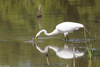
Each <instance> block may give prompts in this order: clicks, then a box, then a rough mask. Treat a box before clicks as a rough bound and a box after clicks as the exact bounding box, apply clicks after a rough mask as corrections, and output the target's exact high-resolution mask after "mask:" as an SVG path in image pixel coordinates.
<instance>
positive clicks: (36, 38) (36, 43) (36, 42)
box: [35, 37, 38, 46]
mask: <svg viewBox="0 0 100 67" xmlns="http://www.w3.org/2000/svg"><path fill="white" fill-rule="evenodd" d="M37 40H38V37H35V45H36V46H38V41H37Z"/></svg>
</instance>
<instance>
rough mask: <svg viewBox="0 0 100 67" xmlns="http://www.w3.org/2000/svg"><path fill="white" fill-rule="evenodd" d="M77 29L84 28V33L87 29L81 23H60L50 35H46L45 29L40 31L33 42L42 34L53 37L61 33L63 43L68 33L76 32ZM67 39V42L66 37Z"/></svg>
mask: <svg viewBox="0 0 100 67" xmlns="http://www.w3.org/2000/svg"><path fill="white" fill-rule="evenodd" d="M79 28H84V29H85V30H86V31H87V29H86V28H85V27H84V25H83V24H81V23H75V22H62V23H60V24H58V25H57V26H56V28H55V30H54V31H53V32H51V33H47V31H46V30H45V29H43V30H40V31H39V32H38V33H37V34H36V37H35V40H36V41H37V38H38V37H39V35H40V34H41V33H42V32H44V34H45V35H46V36H51V35H55V34H59V33H63V34H64V37H65V41H66V36H67V35H68V33H72V32H73V31H74V30H78V29H79ZM67 39H68V40H69V38H68V36H67Z"/></svg>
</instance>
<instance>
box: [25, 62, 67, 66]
mask: <svg viewBox="0 0 100 67" xmlns="http://www.w3.org/2000/svg"><path fill="white" fill-rule="evenodd" d="M26 64H31V65H33V66H40V65H41V66H65V65H68V64H67V63H54V64H53V63H51V64H45V63H26Z"/></svg>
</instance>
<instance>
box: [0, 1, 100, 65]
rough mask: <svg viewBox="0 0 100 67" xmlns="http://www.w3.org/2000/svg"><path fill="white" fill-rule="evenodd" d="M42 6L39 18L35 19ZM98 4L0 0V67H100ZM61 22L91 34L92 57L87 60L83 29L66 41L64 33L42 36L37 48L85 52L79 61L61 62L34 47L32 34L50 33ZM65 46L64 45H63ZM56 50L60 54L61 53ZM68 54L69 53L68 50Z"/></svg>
mask: <svg viewBox="0 0 100 67" xmlns="http://www.w3.org/2000/svg"><path fill="white" fill-rule="evenodd" d="M39 4H41V13H42V18H40V17H38V18H37V17H36V14H37V12H38V7H39ZM99 6H100V4H99V0H95V1H90V0H86V1H79V0H76V1H74V0H54V1H52V0H48V1H47V0H29V1H28V0H23V1H21V0H20V1H18V0H16V1H12V0H9V1H6V0H0V67H99V66H100V45H99V44H100V27H99V26H100V21H99V20H100V7H99ZM64 21H73V22H79V23H82V24H83V25H84V26H85V27H86V28H87V29H88V31H89V32H90V33H91V39H90V41H91V44H92V45H93V46H94V47H93V48H92V50H93V55H92V59H91V60H89V57H88V51H87V47H86V43H87V44H88V42H89V37H88V35H87V39H85V37H84V30H83V29H79V30H78V31H74V32H73V33H70V34H69V35H68V36H69V41H66V42H65V41H64V36H63V34H57V35H54V36H50V37H47V36H45V35H44V34H41V35H40V37H39V38H38V46H39V47H40V48H41V49H42V50H44V48H45V47H46V46H47V45H52V46H56V47H59V48H60V50H61V49H63V48H64V47H66V50H68V49H67V48H68V47H69V48H75V51H81V52H84V55H83V56H81V57H78V58H72V59H64V58H61V57H59V56H57V55H56V52H55V51H54V50H52V49H49V53H48V56H46V54H45V53H41V52H40V51H39V50H38V49H37V48H36V45H35V41H34V39H35V35H36V34H37V32H38V31H39V30H40V29H46V30H47V31H48V32H52V31H53V30H54V29H55V26H56V25H57V24H59V23H61V22H64ZM65 44H66V46H65ZM60 50H59V51H60ZM69 52H70V51H69Z"/></svg>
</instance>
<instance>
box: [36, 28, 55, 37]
mask: <svg viewBox="0 0 100 67" xmlns="http://www.w3.org/2000/svg"><path fill="white" fill-rule="evenodd" d="M42 32H44V34H45V35H46V36H51V35H55V34H57V30H56V29H55V30H54V31H53V32H51V33H47V31H46V30H44V29H43V30H41V31H39V32H38V33H37V35H36V36H39V35H40V34H41V33H42Z"/></svg>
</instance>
